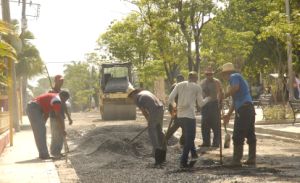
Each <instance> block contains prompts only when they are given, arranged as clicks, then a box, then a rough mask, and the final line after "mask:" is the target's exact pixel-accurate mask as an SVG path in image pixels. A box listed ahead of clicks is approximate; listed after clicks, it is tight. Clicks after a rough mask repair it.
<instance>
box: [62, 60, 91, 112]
mask: <svg viewBox="0 0 300 183" xmlns="http://www.w3.org/2000/svg"><path fill="white" fill-rule="evenodd" d="M65 66H66V69H65V70H64V87H66V88H67V89H68V90H69V92H70V95H71V103H72V107H73V109H74V110H75V111H76V110H85V109H86V108H88V107H89V106H90V97H91V96H92V95H93V93H94V89H93V87H92V85H91V84H93V83H91V81H95V80H96V79H95V78H91V77H92V74H91V71H89V65H88V63H84V62H72V64H67V65H65Z"/></svg>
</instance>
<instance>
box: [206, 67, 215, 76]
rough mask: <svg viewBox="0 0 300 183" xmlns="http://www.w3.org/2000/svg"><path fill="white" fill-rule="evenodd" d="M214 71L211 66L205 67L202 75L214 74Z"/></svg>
mask: <svg viewBox="0 0 300 183" xmlns="http://www.w3.org/2000/svg"><path fill="white" fill-rule="evenodd" d="M214 73H215V72H214V70H213V68H212V67H211V66H209V67H207V68H206V69H205V70H204V74H214Z"/></svg>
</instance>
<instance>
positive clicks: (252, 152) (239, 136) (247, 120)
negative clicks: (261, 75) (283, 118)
mask: <svg viewBox="0 0 300 183" xmlns="http://www.w3.org/2000/svg"><path fill="white" fill-rule="evenodd" d="M222 76H223V78H224V79H226V80H228V81H229V84H230V88H229V91H228V92H227V93H226V94H225V96H224V98H226V97H229V96H231V97H232V99H233V102H232V106H230V108H229V111H228V113H227V114H226V115H224V116H223V121H224V123H225V124H227V123H228V122H229V119H230V116H231V114H232V112H233V111H235V119H234V130H233V137H232V139H233V145H234V146H233V160H232V163H231V166H237V167H238V166H242V164H241V159H242V157H243V145H244V140H245V138H247V143H248V145H249V152H248V160H247V161H246V162H245V164H247V165H255V164H256V135H255V126H254V124H255V109H254V106H253V103H252V98H251V95H250V91H249V86H248V83H247V82H246V80H245V79H244V78H243V77H242V75H241V74H240V73H237V72H236V70H235V68H234V66H233V64H232V63H226V64H224V65H223V66H222Z"/></svg>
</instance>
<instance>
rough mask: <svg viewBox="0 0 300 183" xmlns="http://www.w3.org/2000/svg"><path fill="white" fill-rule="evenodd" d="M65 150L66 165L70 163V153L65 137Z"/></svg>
mask: <svg viewBox="0 0 300 183" xmlns="http://www.w3.org/2000/svg"><path fill="white" fill-rule="evenodd" d="M64 150H65V158H66V163H67V162H68V153H69V146H68V142H67V138H66V137H64Z"/></svg>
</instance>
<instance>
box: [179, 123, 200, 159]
mask: <svg viewBox="0 0 300 183" xmlns="http://www.w3.org/2000/svg"><path fill="white" fill-rule="evenodd" d="M178 123H179V125H180V127H181V128H182V129H183V132H184V133H183V134H184V146H183V152H182V155H181V160H180V161H181V164H187V162H188V157H189V153H190V152H191V155H192V157H193V156H196V148H195V142H194V141H195V136H196V119H191V118H178Z"/></svg>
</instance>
